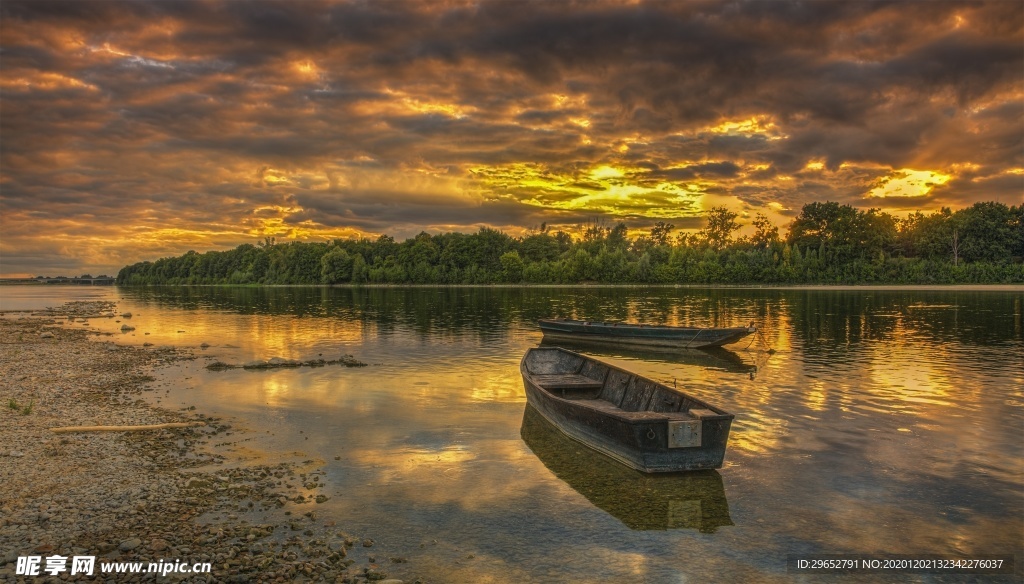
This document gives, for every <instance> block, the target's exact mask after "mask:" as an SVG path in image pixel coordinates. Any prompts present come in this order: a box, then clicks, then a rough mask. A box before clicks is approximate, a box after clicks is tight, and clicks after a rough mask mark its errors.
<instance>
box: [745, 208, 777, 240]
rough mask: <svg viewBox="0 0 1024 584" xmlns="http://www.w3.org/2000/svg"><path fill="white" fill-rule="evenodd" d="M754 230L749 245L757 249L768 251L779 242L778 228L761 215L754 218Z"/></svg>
mask: <svg viewBox="0 0 1024 584" xmlns="http://www.w3.org/2000/svg"><path fill="white" fill-rule="evenodd" d="M754 230H755V231H754V236H753V238H751V243H753V244H754V247H756V248H758V249H768V248H770V247H774V246H775V245H776V244H777V243H778V242H779V228H778V227H777V226H776V225H775V224H774V223H772V222H771V220H769V219H768V217H766V216H765V215H764V214H763V213H758V214H757V216H756V217H754Z"/></svg>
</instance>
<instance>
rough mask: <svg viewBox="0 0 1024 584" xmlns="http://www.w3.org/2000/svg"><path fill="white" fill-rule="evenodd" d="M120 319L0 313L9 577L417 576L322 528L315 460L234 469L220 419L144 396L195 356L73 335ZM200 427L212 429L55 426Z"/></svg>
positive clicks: (0, 422) (3, 512)
mask: <svg viewBox="0 0 1024 584" xmlns="http://www.w3.org/2000/svg"><path fill="white" fill-rule="evenodd" d="M115 314H118V312H117V311H116V306H115V305H114V303H110V302H87V303H73V304H69V305H65V306H64V307H58V308H56V309H51V310H48V311H46V312H44V313H37V314H36V315H29V314H24V313H23V314H7V315H5V316H4V317H0V484H2V485H3V488H2V489H0V581H5V582H6V581H12V582H16V581H26V582H46V581H54V582H56V581H66V580H77V579H79V578H80V576H78V575H76V576H73V577H72V576H70V575H69V574H68V572H64V573H63V574H61V576H60V577H55V576H49V575H45V571H44V570H45V567H46V558H47V557H53V556H57V555H59V556H63V557H71V556H90V555H91V556H96V569H95V570H94V576H93V577H92V578H86V579H89V580H92V579H96V578H97V576H98V577H99V579H101V580H103V581H114V582H136V581H143V580H147V581H148V580H151V579H153V578H154V575H152V574H149V575H145V574H102V575H100V574H98V572H99V565H100V562H103V561H108V560H109V561H121V562H129V561H139V562H144V563H146V564H147V565H148V563H149V562H159V561H160V560H165V562H175V561H181V562H182V563H189V564H193V563H205V562H208V563H210V564H211V573H209V574H202V575H191V574H187V575H186V574H169V575H167V576H163V577H159V580H160V581H184V582H294V581H326V582H368V581H387V579H388V578H389V576H390V574H389V572H399V571H401V572H402V573H403V574H404V575H405V581H407V582H411V581H415V578H411V577H409V576H408V574H409V573H410V568H411V567H410V566H409V565H408V564H407V563H405V561H404V558H398V557H396V558H377V557H376V556H375V554H374V548H373V545H374V544H373V542H372V541H371V540H369V539H367V538H365V537H361V536H360V535H359V534H349V533H346V532H344V531H341V528H342V527H343V526H340V525H333V524H328V523H325V522H324V521H322V520H318V518H317V513H316V505H317V503H319V502H322V501H323V500H324V499H325V496H324V495H322V494H320V493H321V492H322V491H323V482H322V479H321V476H322V473H321V471H319V469H318V466H319V464H318V461H314V460H304V461H286V462H280V461H277V460H272V459H264V460H262V461H261V462H260V463H257V464H239V461H233V460H230V459H228V458H225V456H224V455H223V454H220V453H219V452H218V450H217V449H216V448H215V447H214V446H216V444H218V443H222V442H224V441H225V440H232V439H235V438H237V434H238V433H237V431H236V430H234V429H233V428H232V427H231V426H230V425H229V424H228V423H226V421H225V420H221V419H216V418H210V417H207V416H205V415H203V413H202V412H197V411H195V410H194V408H189V409H184V410H182V411H170V410H166V409H161V408H158V407H154V406H151V405H148V404H147V403H146V402H144V401H143V400H142V399H140V394H141V392H142V391H145V390H146V388H147V385H146V384H147V383H148V382H150V381H151V380H152V378H151V377H149V376H148V375H147V372H148V371H149V370H150V369H151V368H153V367H162V366H171V365H173V364H174V363H175V362H177V361H180V360H183V359H192V358H193V355H192V354H191V353H189V352H187V351H182V350H179V349H174V348H159V349H156V348H152V349H147V348H138V347H125V346H118V345H115V344H114V343H112V342H109V341H104V340H102V338H101V339H98V340H93V341H91V340H90V337H91V336H92V335H94V334H96V333H95V332H93V331H90V330H88V329H82V328H77V327H76V328H71V327H69V326H64V324H65V323H68V322H77V321H78V319H79V318H85V317H92V318H96V317H99V316H100V315H102V317H107V318H110V317H112V316H108V315H115ZM97 341H98V342H97ZM196 421H200V422H204V423H205V425H203V426H197V427H189V428H175V429H164V430H157V431H146V432H103V433H70V434H55V433H53V432H51V431H50V428H54V427H59V426H93V425H102V426H115V425H116V426H128V425H131V426H136V425H146V424H161V423H170V422H196ZM26 556H39V557H41V558H42V566H41V567H42V569H41V570H40V573H41V574H43V575H40V576H29V577H23V576H17V575H16V566H17V559H18V558H19V557H26ZM68 568H69V570H68V571H70V562H69V564H68ZM392 582H397V580H392Z"/></svg>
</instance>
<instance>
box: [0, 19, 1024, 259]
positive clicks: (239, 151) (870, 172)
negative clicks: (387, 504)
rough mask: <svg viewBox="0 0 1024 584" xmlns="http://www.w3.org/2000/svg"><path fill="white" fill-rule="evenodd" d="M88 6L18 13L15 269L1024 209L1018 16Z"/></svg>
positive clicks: (6, 183)
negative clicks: (724, 210) (992, 204)
mask: <svg viewBox="0 0 1024 584" xmlns="http://www.w3.org/2000/svg"><path fill="white" fill-rule="evenodd" d="M73 6H74V9H73V10H70V9H68V8H67V6H65V5H62V4H56V3H51V2H47V1H37V2H20V1H10V2H4V3H3V5H2V6H0V27H2V28H0V49H2V51H3V68H2V70H0V100H2V108H3V116H2V118H0V228H2V233H3V237H2V239H0V258H2V264H0V275H3V276H13V275H35V274H48V275H57V274H70V275H73V274H77V273H82V272H93V273H101V272H106V273H116V272H117V270H118V268H119V267H121V266H123V265H125V264H128V263H132V262H136V261H140V260H146V259H155V258H157V257H161V256H165V255H178V254H181V253H183V252H185V251H187V250H189V249H196V250H197V251H207V250H213V249H227V248H230V247H234V246H237V245H239V244H242V243H254V242H256V241H258V240H260V239H262V238H263V237H266V236H271V237H276V238H278V240H281V241H285V240H289V241H290V240H296V239H299V240H306V241H310V240H314V241H323V240H325V239H329V238H335V237H360V236H367V237H376V236H378V235H380V234H389V235H392V236H394V237H396V238H397V239H399V240H401V239H404V238H406V237H411V236H414V235H415V234H417V233H419V232H420V231H423V230H426V231H428V232H432V233H437V232H441V231H450V230H458V231H475V230H476V229H478V228H479V227H481V226H490V227H494V228H497V229H501V230H503V231H506V232H508V233H510V234H512V235H520V234H522V233H524V232H526V230H528V229H531V228H535V227H536V226H538V225H540V224H541V223H546V224H547V225H548V226H550V227H552V228H556V229H565V230H566V231H569V232H573V233H575V232H578V228H579V226H581V225H586V224H591V223H593V222H594V221H600V222H603V223H604V224H613V223H614V222H617V221H626V222H627V224H628V226H629V228H630V229H631V230H635V229H646V228H649V227H650V226H651V225H653V224H654V223H655V222H657V221H667V222H670V223H672V224H673V225H675V227H676V229H682V230H691V231H692V230H696V229H700V228H701V226H702V225H703V221H704V217H703V214H704V212H705V211H706V210H707V209H709V208H711V207H712V206H720V205H724V206H727V207H729V208H730V209H732V210H733V211H735V212H737V213H738V214H739V216H740V221H741V223H744V225H747V224H749V222H750V220H751V218H752V217H754V216H755V215H756V214H757V213H759V212H760V213H765V214H766V215H767V216H768V217H769V218H770V219H771V220H772V221H774V222H776V223H777V224H778V225H779V226H780V227H782V228H783V230H785V226H786V224H787V223H788V222H789V221H790V220H791V219H792V218H793V217H795V216H796V214H798V213H799V211H800V209H801V207H802V206H803V205H804V204H805V203H808V202H811V201H837V202H839V203H842V204H849V205H854V206H857V207H861V208H869V207H878V208H881V209H882V210H885V211H888V212H890V213H894V214H897V215H902V214H906V213H909V212H912V211H916V210H923V211H933V210H937V209H939V208H941V207H951V208H953V209H958V208H963V207H966V206H969V205H971V204H973V203H975V202H978V201H1000V202H1002V203H1006V204H1019V203H1020V202H1021V200H1022V193H1024V173H1022V171H1021V168H1024V153H1022V150H1021V147H1020V144H1021V142H1020V141H1021V136H1022V135H1024V126H1022V118H1021V111H1022V108H1024V91H1022V87H1024V54H1022V52H1021V50H1020V47H1021V46H1022V43H1024V5H1021V4H1020V3H1019V2H991V3H975V4H966V5H961V4H950V3H927V4H921V3H905V4H896V5H875V4H866V3H807V4H792V5H790V4H772V3H748V4H741V5H735V4H732V3H687V2H677V3H653V4H643V3H639V4H637V3H629V2H624V3H620V2H597V3H588V4H584V5H568V4H563V3H550V4H529V5H522V4H520V3H514V2H481V3H438V2H413V1H409V2H383V3H373V2H298V3H285V4H276V3H269V2H257V3H238V2H203V3H199V2H196V3H192V2H156V3H142V2H119V1H116V0H115V1H104V2H88V1H84V2H76V3H74V4H73ZM896 23H898V26H896ZM933 23H945V24H943V25H942V26H936V25H935V24H933ZM954 56H955V58H953V57H954Z"/></svg>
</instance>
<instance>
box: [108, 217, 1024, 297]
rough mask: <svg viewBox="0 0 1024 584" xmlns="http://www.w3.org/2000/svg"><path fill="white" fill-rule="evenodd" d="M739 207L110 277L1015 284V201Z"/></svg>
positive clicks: (267, 252) (204, 257) (261, 253)
mask: <svg viewBox="0 0 1024 584" xmlns="http://www.w3.org/2000/svg"><path fill="white" fill-rule="evenodd" d="M736 217H737V216H736V214H735V213H732V212H730V211H729V210H728V209H726V208H724V207H720V208H715V209H712V210H711V211H710V212H709V213H708V222H707V226H706V227H705V229H703V230H702V231H700V232H699V233H697V234H693V235H688V234H682V235H679V236H677V237H672V231H673V226H672V225H670V224H665V223H658V224H657V225H656V226H655V227H654V228H652V229H651V230H650V232H649V233H645V234H643V235H640V236H638V237H635V238H630V237H629V236H628V232H627V227H626V225H625V224H623V223H619V224H618V225H615V226H614V227H610V228H608V227H602V226H600V225H594V226H591V227H590V228H588V229H586V230H585V231H584V232H583V234H582V237H581V238H579V239H573V238H572V237H570V236H569V235H568V234H566V233H564V232H561V231H557V232H553V233H552V232H550V231H549V230H548V229H547V228H546V227H545V226H543V225H542V226H541V228H540V229H539V230H535V231H533V232H531V233H529V234H528V235H526V236H524V237H521V238H514V237H511V236H509V235H507V234H505V233H502V232H500V231H496V230H494V229H488V228H483V229H481V230H480V231H478V232H477V233H473V234H465V233H443V234H439V235H430V234H428V233H420V234H419V235H417V236H416V237H414V238H412V239H408V240H406V241H404V242H402V243H398V242H396V241H395V240H394V239H393V238H391V237H388V236H386V235H385V236H381V237H379V238H377V239H376V240H369V239H358V240H340V239H339V240H334V241H333V242H330V243H326V242H325V243H301V242H293V243H287V244H284V243H280V244H279V243H276V242H275V241H274V240H273V239H272V238H267V239H266V240H264V241H263V242H261V243H260V244H259V245H251V244H245V245H241V246H239V247H237V248H235V249H233V250H230V251H223V252H215V251H212V252H207V253H203V254H200V253H196V252H194V251H190V252H188V253H186V254H185V255H183V256H180V257H175V258H164V259H160V260H157V261H155V262H141V263H137V264H134V265H131V266H126V267H124V268H122V269H121V271H120V273H119V274H118V276H117V283H118V284H122V285H147V284H348V283H351V284H364V283H373V284H493V283H535V284H556V283H580V282H601V283H666V284H668V283H702V284H724V283H728V284H745V283H808V284H840V283H899V284H902V283H908V284H909V283H916V284H925V283H1005V282H1024V263H1022V257H1024V205H1019V206H1016V207H1008V206H1006V205H1004V204H1001V203H992V202H989V203H977V204H975V205H973V206H971V207H968V208H966V209H961V210H959V211H956V212H952V211H950V210H949V209H943V210H941V211H939V212H935V213H931V214H927V215H926V214H923V213H920V212H918V213H914V214H912V215H910V216H909V217H908V218H906V219H897V218H895V217H893V216H891V215H889V214H887V213H883V212H879V211H878V210H876V209H870V210H868V211H861V210H858V209H856V208H854V207H851V206H848V205H840V204H838V203H831V202H829V203H810V204H808V205H805V206H804V207H803V209H802V211H801V213H800V215H799V216H798V217H797V218H796V220H795V221H794V222H793V223H792V225H791V226H790V229H789V233H788V235H787V237H786V238H784V239H783V238H780V237H779V230H778V228H777V227H776V226H774V225H773V224H772V223H771V222H770V221H768V219H767V218H765V217H764V216H763V215H758V217H757V218H756V219H755V220H754V222H753V225H754V227H755V229H756V232H755V233H754V234H753V235H752V236H750V237H742V238H736V237H734V236H735V232H736V230H737V229H738V225H737V223H736V221H735V220H736Z"/></svg>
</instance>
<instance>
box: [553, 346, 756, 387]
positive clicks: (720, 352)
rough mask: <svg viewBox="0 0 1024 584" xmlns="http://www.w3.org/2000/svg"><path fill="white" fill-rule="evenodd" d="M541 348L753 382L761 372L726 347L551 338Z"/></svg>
mask: <svg viewBox="0 0 1024 584" xmlns="http://www.w3.org/2000/svg"><path fill="white" fill-rule="evenodd" d="M540 346H541V347H561V348H563V349H569V350H570V351H575V352H577V353H585V354H588V355H594V356H596V357H622V358H626V359H637V360H641V361H660V362H662V363H672V364H677V365H690V366H694V367H703V368H705V369H714V370H716V371H724V372H726V373H742V374H748V375H750V376H751V379H753V375H754V374H755V373H757V365H754V364H752V363H746V362H744V361H743V357H741V356H739V355H737V354H736V353H734V352H732V351H730V350H728V349H723V348H722V347H708V348H706V349H672V348H663V347H641V348H638V347H623V346H621V345H615V344H609V343H601V342H586V341H568V340H560V341H552V340H549V339H547V338H545V339H543V340H541V342H540Z"/></svg>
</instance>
